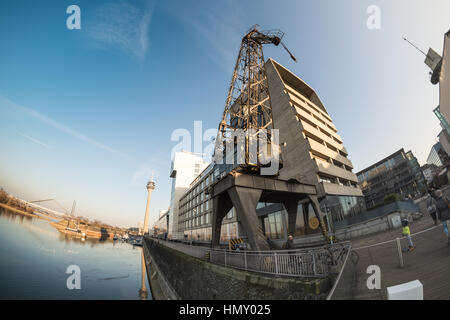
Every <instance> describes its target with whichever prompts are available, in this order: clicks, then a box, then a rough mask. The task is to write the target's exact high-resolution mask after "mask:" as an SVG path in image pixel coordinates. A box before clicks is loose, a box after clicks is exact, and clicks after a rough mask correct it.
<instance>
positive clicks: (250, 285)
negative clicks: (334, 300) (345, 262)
mask: <svg viewBox="0 0 450 320" xmlns="http://www.w3.org/2000/svg"><path fill="white" fill-rule="evenodd" d="M144 256H145V260H146V264H147V270H149V274H150V277H149V280H150V286H151V288H152V290H153V288H158V291H159V292H160V293H163V294H162V295H159V297H160V298H163V299H186V300H189V299H192V300H200V299H201V300H222V299H223V300H259V299H266V300H305V299H312V300H319V299H325V298H326V296H327V293H328V292H329V291H330V290H331V287H332V285H333V279H332V278H331V277H329V278H324V279H300V278H280V277H270V276H265V275H261V274H257V273H253V272H246V271H243V270H238V269H234V268H228V267H224V266H220V265H216V264H213V263H210V262H208V261H206V260H202V259H199V258H196V257H193V256H190V255H187V254H184V253H182V252H180V251H178V250H175V249H172V248H169V247H167V246H165V245H164V244H160V243H158V242H157V241H155V240H153V239H151V238H147V237H146V238H145V239H144ZM152 293H153V291H152ZM155 298H156V299H158V297H156V296H155Z"/></svg>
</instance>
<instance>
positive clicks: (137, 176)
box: [131, 167, 157, 185]
mask: <svg viewBox="0 0 450 320" xmlns="http://www.w3.org/2000/svg"><path fill="white" fill-rule="evenodd" d="M156 173H157V172H156V171H155V170H154V169H152V168H149V167H141V168H139V170H137V171H136V172H135V173H134V175H133V178H132V179H131V183H132V184H134V185H136V184H138V183H141V182H143V181H144V180H145V182H147V181H148V180H149V179H150V178H152V177H155V174H156Z"/></svg>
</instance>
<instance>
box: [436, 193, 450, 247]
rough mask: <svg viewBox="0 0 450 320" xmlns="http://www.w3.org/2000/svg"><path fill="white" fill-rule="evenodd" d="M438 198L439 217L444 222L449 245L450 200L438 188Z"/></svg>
mask: <svg viewBox="0 0 450 320" xmlns="http://www.w3.org/2000/svg"><path fill="white" fill-rule="evenodd" d="M436 198H437V200H436V211H437V217H438V219H439V220H440V221H441V222H442V226H443V227H444V233H445V235H446V236H447V238H448V245H450V234H449V232H448V223H449V222H450V209H449V201H448V199H447V198H445V197H444V196H443V194H442V191H441V190H436Z"/></svg>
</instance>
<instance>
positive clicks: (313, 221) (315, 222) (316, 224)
mask: <svg viewBox="0 0 450 320" xmlns="http://www.w3.org/2000/svg"><path fill="white" fill-rule="evenodd" d="M319 224H320V222H319V219H317V217H312V218H311V219H309V227H310V228H311V229H312V230H316V229H317V228H318V227H319Z"/></svg>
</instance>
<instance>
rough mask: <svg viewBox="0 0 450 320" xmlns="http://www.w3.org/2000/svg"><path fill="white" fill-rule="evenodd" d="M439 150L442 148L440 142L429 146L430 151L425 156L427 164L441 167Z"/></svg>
mask: <svg viewBox="0 0 450 320" xmlns="http://www.w3.org/2000/svg"><path fill="white" fill-rule="evenodd" d="M441 150H443V148H442V144H441V143H440V142H438V143H436V144H435V145H434V146H433V147H431V151H430V153H429V155H428V158H427V164H434V165H435V166H437V167H441V166H442V165H443V161H442V159H441V155H440V151H441ZM441 154H442V153H441Z"/></svg>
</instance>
